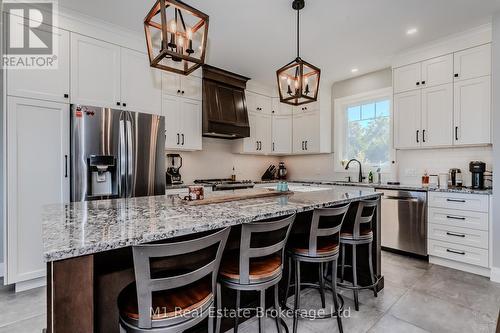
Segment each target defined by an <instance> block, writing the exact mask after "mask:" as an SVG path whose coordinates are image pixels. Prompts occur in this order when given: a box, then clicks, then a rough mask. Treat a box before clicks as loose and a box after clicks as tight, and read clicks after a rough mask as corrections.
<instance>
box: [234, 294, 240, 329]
mask: <svg viewBox="0 0 500 333" xmlns="http://www.w3.org/2000/svg"><path fill="white" fill-rule="evenodd" d="M240 298H241V291H239V290H236V307H235V309H236V314H235V316H234V333H238V320H239V318H238V317H239V314H240V313H239V312H240Z"/></svg>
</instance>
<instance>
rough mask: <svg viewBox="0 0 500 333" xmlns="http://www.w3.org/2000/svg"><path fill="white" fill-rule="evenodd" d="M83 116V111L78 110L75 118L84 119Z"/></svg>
mask: <svg viewBox="0 0 500 333" xmlns="http://www.w3.org/2000/svg"><path fill="white" fill-rule="evenodd" d="M82 115H83V114H82V111H80V110H76V112H75V116H76V117H77V118H81V117H82Z"/></svg>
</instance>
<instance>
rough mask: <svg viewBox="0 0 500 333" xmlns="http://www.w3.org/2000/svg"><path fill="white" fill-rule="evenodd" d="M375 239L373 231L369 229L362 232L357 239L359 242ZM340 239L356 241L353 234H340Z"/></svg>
mask: <svg viewBox="0 0 500 333" xmlns="http://www.w3.org/2000/svg"><path fill="white" fill-rule="evenodd" d="M371 238H373V231H372V230H371V229H367V230H362V231H361V232H360V233H359V237H357V238H356V239H359V240H365V239H371ZM340 239H341V240H342V239H346V240H354V236H353V234H352V232H348V231H346V232H341V233H340Z"/></svg>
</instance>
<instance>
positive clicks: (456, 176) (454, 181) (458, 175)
mask: <svg viewBox="0 0 500 333" xmlns="http://www.w3.org/2000/svg"><path fill="white" fill-rule="evenodd" d="M462 185H463V179H462V170H460V169H457V168H453V169H450V171H449V172H448V187H451V188H453V187H462Z"/></svg>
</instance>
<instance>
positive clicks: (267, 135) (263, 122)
mask: <svg viewBox="0 0 500 333" xmlns="http://www.w3.org/2000/svg"><path fill="white" fill-rule="evenodd" d="M271 118H272V117H271V115H269V114H262V113H259V114H257V141H259V148H258V152H259V153H261V154H269V153H270V152H271V150H272V142H271V141H272V133H271V132H272V119H271Z"/></svg>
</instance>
